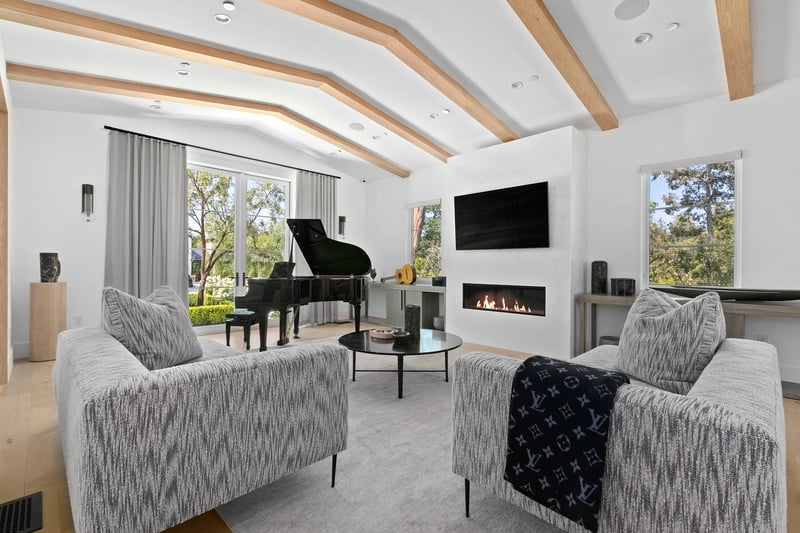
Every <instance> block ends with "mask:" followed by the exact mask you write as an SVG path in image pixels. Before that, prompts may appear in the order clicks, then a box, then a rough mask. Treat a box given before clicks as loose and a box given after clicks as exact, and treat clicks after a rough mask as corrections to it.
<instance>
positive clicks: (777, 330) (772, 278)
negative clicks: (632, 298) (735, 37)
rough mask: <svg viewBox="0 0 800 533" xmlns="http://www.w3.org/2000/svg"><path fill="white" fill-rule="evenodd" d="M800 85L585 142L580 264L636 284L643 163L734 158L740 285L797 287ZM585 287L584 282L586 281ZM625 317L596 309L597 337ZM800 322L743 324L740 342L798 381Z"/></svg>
mask: <svg viewBox="0 0 800 533" xmlns="http://www.w3.org/2000/svg"><path fill="white" fill-rule="evenodd" d="M798 94H800V79H798V78H794V79H792V80H789V81H786V82H781V83H778V84H776V85H773V86H771V87H769V88H764V89H759V90H758V91H757V92H756V94H755V96H753V97H751V98H745V99H742V100H737V101H734V102H731V101H729V100H728V99H727V98H718V99H713V100H707V101H703V102H698V103H695V104H691V105H687V106H683V107H678V108H674V109H670V110H667V111H661V112H658V113H652V114H648V115H643V116H639V117H636V118H631V119H627V120H623V121H621V122H620V127H619V128H618V129H616V130H611V131H607V132H592V133H589V134H588V169H589V171H588V174H589V180H588V191H587V193H588V199H589V200H588V248H587V255H588V259H589V261H593V260H605V261H608V268H609V277H631V278H636V279H637V288H639V287H641V286H642V282H643V273H642V272H641V262H642V261H641V258H642V256H643V255H642V254H643V235H642V232H643V228H644V227H645V221H644V220H643V214H642V205H643V204H642V202H643V194H644V193H643V190H642V185H643V184H642V178H641V176H640V175H639V172H638V169H639V167H640V166H641V165H643V164H648V163H659V162H666V161H674V160H679V159H685V158H690V157H696V156H703V155H711V154H717V153H722V152H728V151H732V150H739V149H741V150H742V151H743V165H742V166H743V176H742V186H741V190H739V191H737V195H738V196H739V197H740V199H741V212H740V213H737V216H739V217H741V223H742V234H741V235H740V239H739V243H740V245H741V251H742V265H741V279H742V286H743V287H746V288H761V289H768V288H779V289H800V274H798V273H800V246H798V243H797V206H798V200H800V180H798V160H797V157H798V134H797V125H798V124H800V106H798V104H797V95H798ZM587 279H588V278H587ZM624 318H625V313H624V312H623V311H621V310H619V309H617V310H613V309H610V308H600V313H599V320H598V334H607V335H619V331H620V330H621V328H622V323H623V322H624ZM798 332H800V323H799V322H798V321H797V320H790V319H774V318H748V319H747V320H746V329H745V336H746V337H748V338H755V337H756V336H757V335H766V336H767V337H768V341H769V342H771V343H773V344H775V345H776V346H777V348H778V353H779V357H780V362H781V373H782V377H783V379H784V380H790V381H795V382H800V354H799V353H798V350H799V349H798V345H800V333H798Z"/></svg>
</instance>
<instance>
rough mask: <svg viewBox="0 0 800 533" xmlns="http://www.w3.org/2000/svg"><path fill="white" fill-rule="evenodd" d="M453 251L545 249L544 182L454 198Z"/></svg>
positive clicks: (547, 239) (547, 236)
mask: <svg viewBox="0 0 800 533" xmlns="http://www.w3.org/2000/svg"><path fill="white" fill-rule="evenodd" d="M454 204H455V225H456V250H496V249H500V248H548V247H549V246H550V225H549V221H548V211H547V182H546V181H543V182H540V183H531V184H528V185H520V186H518V187H508V188H506V189H495V190H492V191H484V192H478V193H474V194H465V195H463V196H456V197H455V198H454Z"/></svg>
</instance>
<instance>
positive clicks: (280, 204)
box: [186, 165, 289, 326]
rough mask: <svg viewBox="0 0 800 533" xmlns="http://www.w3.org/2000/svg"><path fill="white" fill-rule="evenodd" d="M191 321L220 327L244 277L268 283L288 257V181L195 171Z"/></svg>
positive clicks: (190, 176) (191, 179) (190, 174)
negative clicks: (256, 278) (270, 275)
mask: <svg viewBox="0 0 800 533" xmlns="http://www.w3.org/2000/svg"><path fill="white" fill-rule="evenodd" d="M186 176H187V180H188V230H189V234H188V238H189V242H190V244H191V249H190V257H189V264H190V276H191V281H190V286H189V316H190V318H191V319H192V323H193V324H194V325H196V326H197V325H207V324H215V323H220V322H223V321H224V320H225V313H228V312H230V311H231V310H233V298H234V296H241V295H242V294H243V293H244V292H245V291H246V290H247V289H246V287H245V281H244V280H245V277H247V278H251V277H261V278H264V277H267V276H268V275H269V274H270V272H271V271H272V267H273V265H274V264H275V263H276V262H278V261H283V260H284V258H285V255H286V231H287V230H286V209H287V206H288V202H287V195H288V189H289V184H288V182H286V181H282V180H277V179H271V178H267V177H265V176H257V175H255V174H249V173H246V172H238V171H229V170H224V169H219V168H214V167H210V166H199V165H190V166H189V167H188V168H187V169H186Z"/></svg>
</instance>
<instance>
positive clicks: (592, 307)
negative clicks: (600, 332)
mask: <svg viewBox="0 0 800 533" xmlns="http://www.w3.org/2000/svg"><path fill="white" fill-rule="evenodd" d="M589 316H590V317H591V321H592V324H591V328H592V344H591V345H590V346H589V349H591V348H594V347H595V346H597V304H589Z"/></svg>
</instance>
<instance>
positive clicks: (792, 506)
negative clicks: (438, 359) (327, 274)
mask: <svg viewBox="0 0 800 533" xmlns="http://www.w3.org/2000/svg"><path fill="white" fill-rule="evenodd" d="M365 327H370V325H369V324H365ZM351 328H352V324H343V325H325V326H319V327H308V328H303V329H302V330H301V336H302V338H303V339H302V340H303V341H308V340H312V339H318V338H323V337H333V336H338V335H341V334H344V333H346V332H348V331H351ZM211 338H214V339H215V340H219V341H221V342H222V343H224V342H225V335H224V334H221V335H213V336H211ZM253 338H257V333H256V335H254V337H253ZM276 338H277V331H275V330H273V329H271V330H270V333H269V335H268V339H269V340H268V342H269V343H271V344H274V342H275V339H276ZM295 342H297V341H295ZM301 342H302V341H301ZM231 344H233V345H234V347H239V348H243V346H241V345H242V338H241V333H240V332H238V331H237V332H235V333H234V334H232V335H231ZM251 345H252V343H251ZM270 347H271V346H270ZM464 348H467V349H470V350H485V351H493V352H496V353H501V354H504V355H509V356H512V357H518V358H525V357H527V355H528V354H524V353H521V352H512V351H508V350H502V349H497V348H492V347H488V346H479V345H474V344H465V345H464ZM52 367H53V362H42V363H31V362H29V361H27V360H18V361H17V362H16V364H15V365H14V374H13V375H12V377H11V381H10V382H9V383H8V384H7V385H0V502H5V501H8V500H13V499H16V498H20V497H22V496H25V495H26V494H30V493H33V492H38V491H42V493H43V505H44V529H43V530H42V531H44V532H57V531H74V528H73V525H72V514H71V512H70V507H69V495H68V493H67V480H66V475H65V473H64V462H63V459H62V457H61V447H60V445H59V441H58V431H57V429H58V428H57V425H58V420H57V413H56V405H55V400H54V397H53V389H52V384H51V382H50V372H51V370H52ZM783 405H784V409H785V412H786V441H787V452H788V453H787V467H788V479H787V481H788V485H787V486H788V502H789V527H788V533H800V401H796V400H788V399H784V402H783ZM168 531H170V532H179V533H190V532H197V531H203V532H209V533H215V532H220V533H228V532H230V529H229V528H228V526H227V525H226V524H225V522H223V521H222V519H221V518H220V517H219V515H218V514H217V513H216V512H215V511H210V512H208V513H205V514H202V515H200V516H198V517H196V518H193V519H192V520H189V521H187V522H184V523H183V524H180V525H178V526H176V527H174V528H171V529H169V530H168Z"/></svg>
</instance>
